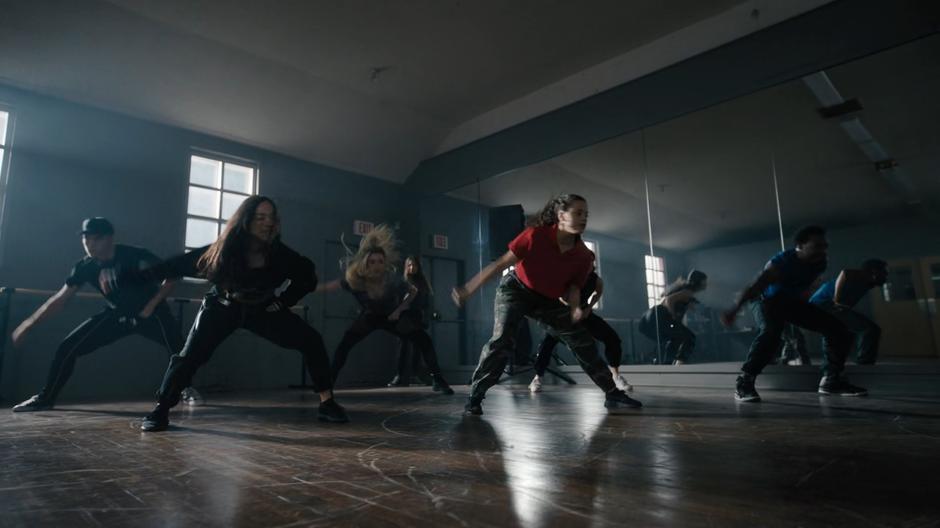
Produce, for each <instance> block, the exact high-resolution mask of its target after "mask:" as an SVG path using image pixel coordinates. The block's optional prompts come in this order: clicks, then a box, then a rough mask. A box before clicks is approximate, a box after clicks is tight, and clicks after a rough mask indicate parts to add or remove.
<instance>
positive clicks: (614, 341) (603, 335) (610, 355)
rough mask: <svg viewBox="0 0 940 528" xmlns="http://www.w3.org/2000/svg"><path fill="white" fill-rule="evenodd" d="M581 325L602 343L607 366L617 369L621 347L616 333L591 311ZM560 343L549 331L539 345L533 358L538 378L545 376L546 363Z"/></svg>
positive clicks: (621, 352) (621, 354)
mask: <svg viewBox="0 0 940 528" xmlns="http://www.w3.org/2000/svg"><path fill="white" fill-rule="evenodd" d="M582 324H583V325H584V327H585V328H587V331H588V332H590V333H591V337H593V338H594V339H596V340H598V341H600V342H601V343H604V355H605V356H607V365H609V366H611V367H619V366H620V360H621V359H622V358H623V345H622V344H621V342H620V336H619V335H617V331H616V330H614V329H613V328H612V327H611V326H610V325H609V324H608V323H607V321H605V320H604V318H603V317H601V316H599V315H597V314H596V313H594V312H593V311H592V312H591V315H589V316H588V318H587V319H585V320H584V321H583V322H582ZM560 341H561V339H559V338H558V337H556V336H554V335H553V334H552V332H551V330H549V331H547V332H546V334H545V338H544V339H542V342H541V343H540V344H539V352H538V355H537V356H536V357H535V365H534V367H535V373H536V374H538V375H539V376H541V375H543V374H545V369H546V368H548V362H549V361H550V360H551V359H552V352H553V351H554V350H555V347H556V346H557V345H558V343H559V342H560Z"/></svg>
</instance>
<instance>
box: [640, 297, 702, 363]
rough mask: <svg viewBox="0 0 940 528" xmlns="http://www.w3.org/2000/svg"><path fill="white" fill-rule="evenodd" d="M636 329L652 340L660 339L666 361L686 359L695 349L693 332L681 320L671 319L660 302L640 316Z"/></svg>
mask: <svg viewBox="0 0 940 528" xmlns="http://www.w3.org/2000/svg"><path fill="white" fill-rule="evenodd" d="M657 325H658V326H659V331H658V332H657V329H656V327H657ZM638 330H639V331H640V333H641V334H643V335H645V336H646V337H648V338H650V339H652V340H653V341H657V340H660V341H662V343H663V350H664V352H665V354H666V358H665V362H667V363H672V361H673V360H676V359H678V360H680V361H688V360H689V358H691V357H692V352H694V351H695V334H694V333H693V332H692V331H691V330H689V327H687V326H685V325H684V324H682V321H676V320H675V319H673V317H672V314H671V313H669V309H668V308H666V307H665V306H663V305H661V304H657V305H656V306H654V307H653V308H650V309H649V310H648V311H647V312H646V314H644V315H643V317H642V318H640V322H639V325H638Z"/></svg>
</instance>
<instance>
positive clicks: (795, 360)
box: [787, 358, 803, 367]
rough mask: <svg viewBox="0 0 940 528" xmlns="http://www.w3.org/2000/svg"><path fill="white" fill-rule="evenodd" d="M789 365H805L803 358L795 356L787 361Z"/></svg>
mask: <svg viewBox="0 0 940 528" xmlns="http://www.w3.org/2000/svg"><path fill="white" fill-rule="evenodd" d="M787 365H790V366H791V367H799V366H802V365H803V358H793V359H791V360H790V361H787Z"/></svg>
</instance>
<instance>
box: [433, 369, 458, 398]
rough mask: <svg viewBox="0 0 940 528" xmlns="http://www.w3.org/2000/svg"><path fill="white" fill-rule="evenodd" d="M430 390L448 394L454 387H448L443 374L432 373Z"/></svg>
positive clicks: (452, 391) (451, 392)
mask: <svg viewBox="0 0 940 528" xmlns="http://www.w3.org/2000/svg"><path fill="white" fill-rule="evenodd" d="M431 390H433V391H434V392H440V393H441V394H445V395H447V396H450V395H451V394H453V393H454V389H452V388H450V385H448V384H447V381H446V380H444V376H441V375H440V374H434V375H432V376H431Z"/></svg>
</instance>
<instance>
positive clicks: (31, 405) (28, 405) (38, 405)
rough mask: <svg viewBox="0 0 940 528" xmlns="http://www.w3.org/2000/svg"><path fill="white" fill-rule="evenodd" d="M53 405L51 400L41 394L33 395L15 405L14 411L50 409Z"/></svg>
mask: <svg viewBox="0 0 940 528" xmlns="http://www.w3.org/2000/svg"><path fill="white" fill-rule="evenodd" d="M52 407H53V404H52V402H51V401H49V400H47V399H45V398H43V397H42V396H40V395H39V394H35V395H33V396H31V397H30V398H29V399H28V400H26V401H24V402H21V403H18V404H16V405H14V406H13V412H34V411H48V410H49V409H51V408H52Z"/></svg>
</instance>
